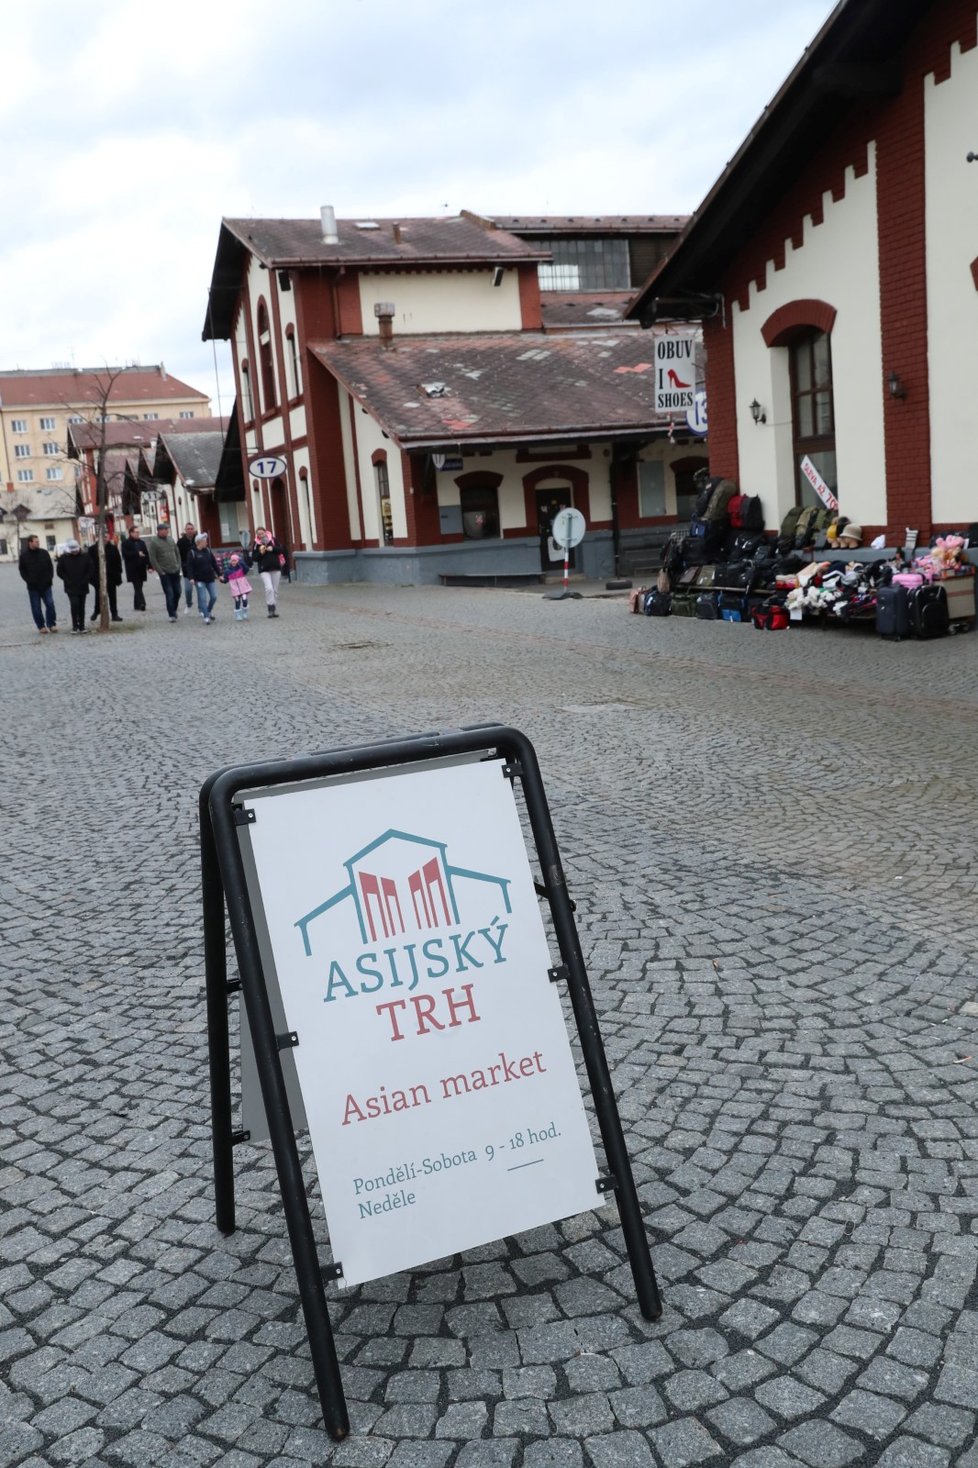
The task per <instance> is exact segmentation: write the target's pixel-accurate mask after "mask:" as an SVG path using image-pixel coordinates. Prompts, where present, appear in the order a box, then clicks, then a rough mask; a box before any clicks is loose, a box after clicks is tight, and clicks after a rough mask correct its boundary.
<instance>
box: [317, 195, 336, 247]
mask: <svg viewBox="0 0 978 1468" xmlns="http://www.w3.org/2000/svg"><path fill="white" fill-rule="evenodd" d="M319 217H320V219H321V220H322V226H323V244H324V245H338V244H339V242H340V237H339V235H338V234H337V233H336V210H335V209H334V208H333V206H332V204H323V206H322V208H321V209H320V211H319Z"/></svg>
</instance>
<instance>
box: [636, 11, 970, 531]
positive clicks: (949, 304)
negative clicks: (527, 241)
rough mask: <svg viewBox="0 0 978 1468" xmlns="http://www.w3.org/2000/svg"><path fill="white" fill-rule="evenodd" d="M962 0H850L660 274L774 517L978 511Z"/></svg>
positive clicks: (888, 521)
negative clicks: (824, 498)
mask: <svg viewBox="0 0 978 1468" xmlns="http://www.w3.org/2000/svg"><path fill="white" fill-rule="evenodd" d="M976 10H978V7H976V5H975V4H974V0H971V3H967V4H965V3H961V0H842V3H841V4H839V5H837V6H836V8H835V10H834V11H833V12H832V14H831V16H830V17H829V19H828V20H827V22H826V24H825V25H824V26H823V28H822V30H821V31H820V33H819V34H818V36H817V37H816V38H815V40H814V42H813V43H812V45H811V46H810V47H809V48H808V50H807V51H806V52H805V54H804V56H803V57H802V59H801V60H800V61H799V63H798V65H797V66H796V67H795V69H794V71H793V72H792V73H791V75H790V76H789V78H788V80H787V81H786V82H785V84H784V86H783V87H782V88H781V90H780V92H779V93H778V94H777V96H776V97H775V98H774V100H773V102H772V103H771V104H770V106H769V107H768V108H766V109H765V111H764V113H763V114H762V116H761V118H760V119H759V121H758V122H757V124H756V126H755V127H754V129H753V130H752V132H751V133H750V135H749V136H748V138H747V139H746V141H745V142H744V144H743V145H742V147H741V148H740V149H739V151H738V152H737V153H736V155H735V156H734V158H733V159H732V161H731V162H730V163H729V164H728V165H727V168H726V169H725V170H724V172H723V174H722V175H721V177H720V178H719V179H718V181H717V182H716V184H715V185H714V187H713V188H712V189H711V191H710V192H709V194H708V195H707V197H706V199H705V200H704V202H703V203H702V205H701V206H700V208H699V209H698V210H697V211H696V213H695V214H694V215H693V216H692V217H691V219H690V221H689V223H688V224H687V226H686V228H685V230H684V232H683V233H682V235H681V236H680V239H679V241H678V244H677V246H676V248H675V250H674V251H673V253H672V254H671V255H670V257H669V258H668V259H667V260H666V262H665V263H664V264H663V265H662V266H661V267H659V268H658V269H657V270H656V271H655V272H654V273H653V274H652V276H651V278H650V279H649V280H648V282H647V283H646V284H645V286H644V287H643V288H642V290H641V292H640V293H639V295H638V296H637V297H636V299H635V301H634V302H633V304H632V306H631V308H630V314H631V315H632V316H633V317H634V318H636V319H641V321H642V324H643V325H646V326H651V325H652V324H653V323H655V322H659V321H669V320H676V319H694V320H702V322H703V333H704V343H705V348H706V389H707V403H708V414H709V457H710V466H711V469H712V471H713V472H714V473H715V474H721V475H724V476H727V477H729V478H732V479H734V480H736V481H737V482H738V483H739V485H740V486H741V488H742V489H743V490H744V492H745V493H748V494H758V495H760V496H761V499H762V501H763V504H764V509H765V512H766V517H767V523H768V525H771V526H773V525H776V524H777V523H779V522H780V520H781V518H782V517H783V516H784V514H785V512H786V511H787V510H788V508H789V507H790V506H791V505H793V504H795V503H806V504H807V503H811V502H814V492H813V490H812V489H811V487H810V484H809V483H808V481H807V480H806V479H805V477H804V475H803V474H802V472H801V465H802V462H803V461H804V459H805V458H806V456H807V457H808V459H809V460H810V462H811V463H812V464H814V466H815V467H816V469H817V470H818V472H819V474H820V475H821V477H822V478H823V479H824V481H825V482H826V483H827V484H828V485H829V487H830V488H831V489H832V491H833V492H834V493H836V494H837V496H838V499H839V504H840V510H841V511H842V512H843V513H844V514H845V515H847V516H848V517H849V518H850V519H851V520H854V521H856V522H858V524H860V525H861V526H862V527H863V530H864V532H865V534H866V538H867V540H868V539H870V538H872V537H874V536H877V535H879V534H885V535H886V538H887V543H888V544H889V545H902V544H903V543H904V540H905V537H906V531H907V528H908V527H909V528H911V529H915V530H917V531H918V533H919V537H920V541H921V543H923V544H926V543H927V541H928V539H929V538H930V537H931V536H932V535H933V534H935V533H938V532H943V531H945V530H949V529H961V528H966V527H967V526H969V525H970V524H971V523H972V522H975V521H978V496H976V494H975V482H976V471H975V457H976V442H975V400H976V387H978V161H976V160H975V157H974V155H975V154H978V48H976Z"/></svg>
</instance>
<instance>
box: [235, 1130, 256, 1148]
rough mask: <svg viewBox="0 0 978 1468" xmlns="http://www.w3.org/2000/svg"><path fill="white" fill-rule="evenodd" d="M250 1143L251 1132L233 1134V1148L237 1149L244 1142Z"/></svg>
mask: <svg viewBox="0 0 978 1468" xmlns="http://www.w3.org/2000/svg"><path fill="white" fill-rule="evenodd" d="M250 1141H251V1133H250V1132H249V1131H237V1132H232V1133H231V1146H232V1147H237V1146H239V1145H240V1144H241V1143H242V1142H250Z"/></svg>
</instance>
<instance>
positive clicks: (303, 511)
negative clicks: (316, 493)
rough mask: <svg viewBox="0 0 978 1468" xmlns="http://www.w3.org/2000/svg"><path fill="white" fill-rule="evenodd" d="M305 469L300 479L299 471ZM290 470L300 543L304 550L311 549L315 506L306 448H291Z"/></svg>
mask: <svg viewBox="0 0 978 1468" xmlns="http://www.w3.org/2000/svg"><path fill="white" fill-rule="evenodd" d="M302 469H305V470H306V478H305V480H302V479H300V477H299V471H300V470H302ZM292 472H293V473H294V475H295V498H296V503H297V505H298V506H299V529H300V534H301V538H302V543H303V545H304V546H305V548H306V550H311V548H312V543H313V541H314V540H315V538H316V537H315V513H316V512H315V508H314V505H313V497H312V469H311V467H310V463H309V450H308V448H299V449H293V451H292Z"/></svg>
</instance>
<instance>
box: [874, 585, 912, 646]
mask: <svg viewBox="0 0 978 1468" xmlns="http://www.w3.org/2000/svg"><path fill="white" fill-rule="evenodd" d="M909 601H910V595H909V592H908V591H907V588H906V587H905V586H880V587H878V588H877V591H876V630H877V632H878V633H879V635H880V636H881V637H886V638H889V639H890V640H891V641H892V642H899V641H900V640H901V638H904V637H909V636H910V607H909Z"/></svg>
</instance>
